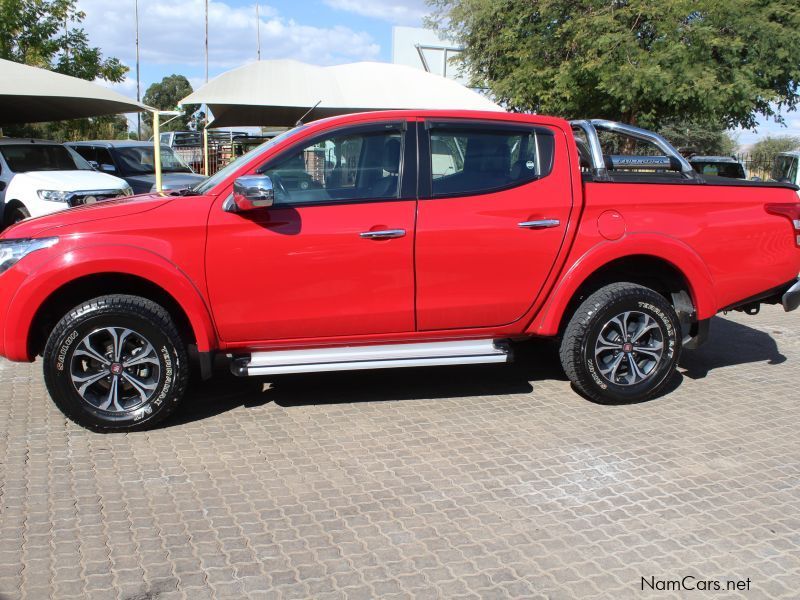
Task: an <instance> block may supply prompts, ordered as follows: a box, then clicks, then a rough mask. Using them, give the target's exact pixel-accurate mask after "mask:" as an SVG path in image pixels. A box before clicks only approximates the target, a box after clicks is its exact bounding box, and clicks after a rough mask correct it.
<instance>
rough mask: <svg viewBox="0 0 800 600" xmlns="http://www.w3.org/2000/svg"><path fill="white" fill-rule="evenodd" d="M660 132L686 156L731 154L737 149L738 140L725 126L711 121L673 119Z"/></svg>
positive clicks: (665, 123) (660, 128) (666, 122)
mask: <svg viewBox="0 0 800 600" xmlns="http://www.w3.org/2000/svg"><path fill="white" fill-rule="evenodd" d="M658 132H659V133H660V134H661V135H663V136H664V137H665V138H667V139H668V140H669V141H670V143H671V144H672V145H673V146H675V147H676V148H677V149H678V151H679V152H681V154H684V155H686V156H689V155H691V154H702V155H706V156H709V155H710V156H730V155H732V154H733V153H734V152H735V151H736V146H737V143H736V140H735V139H734V138H733V137H731V135H730V134H729V133H728V132H727V131H725V129H724V128H723V127H721V126H719V125H715V124H711V123H705V122H702V121H683V120H677V119H672V120H667V121H665V122H664V123H663V124H662V125H661V126H660V127H659V129H658Z"/></svg>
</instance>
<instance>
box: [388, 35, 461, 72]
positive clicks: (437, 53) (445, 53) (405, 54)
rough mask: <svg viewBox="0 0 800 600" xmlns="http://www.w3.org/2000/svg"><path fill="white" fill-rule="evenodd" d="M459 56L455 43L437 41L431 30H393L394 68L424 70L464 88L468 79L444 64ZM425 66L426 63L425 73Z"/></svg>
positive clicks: (438, 38) (444, 40) (452, 67)
mask: <svg viewBox="0 0 800 600" xmlns="http://www.w3.org/2000/svg"><path fill="white" fill-rule="evenodd" d="M418 46H419V48H418ZM459 52H460V50H459V48H458V46H457V45H456V44H455V43H454V42H452V41H451V40H447V39H443V38H441V37H439V35H438V34H437V33H436V32H435V31H432V30H430V29H424V28H422V27H399V26H398V27H393V28H392V62H393V63H394V64H398V65H406V66H409V67H414V68H415V69H423V70H427V71H429V72H431V73H435V74H436V75H445V76H446V77H448V78H450V79H453V80H455V81H458V82H459V83H461V84H463V85H467V84H468V82H469V79H468V78H467V77H466V76H465V75H464V74H463V73H460V72H459V71H460V69H459V67H458V66H456V65H453V64H449V63H447V59H449V58H452V57H453V56H456V55H457V54H458V53H459ZM423 57H424V62H423ZM425 63H427V67H428V68H427V69H426V68H425Z"/></svg>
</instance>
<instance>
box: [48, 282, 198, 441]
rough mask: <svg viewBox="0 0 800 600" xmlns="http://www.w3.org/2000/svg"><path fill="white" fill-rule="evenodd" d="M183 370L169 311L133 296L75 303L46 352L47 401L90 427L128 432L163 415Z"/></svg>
mask: <svg viewBox="0 0 800 600" xmlns="http://www.w3.org/2000/svg"><path fill="white" fill-rule="evenodd" d="M188 371H189V367H188V364H187V357H186V349H185V345H184V343H183V341H182V340H181V338H180V335H179V334H178V331H177V329H176V327H175V324H174V323H173V321H172V318H171V317H170V315H169V313H168V312H167V311H166V310H164V308H162V307H161V306H159V305H158V304H155V303H154V302H151V301H150V300H147V299H145V298H140V297H137V296H127V295H113V296H103V297H100V298H95V299H94V300H90V301H88V302H86V303H84V304H82V305H80V306H77V307H76V308H74V309H73V310H71V311H70V312H69V313H68V314H67V315H66V316H64V318H62V319H61V321H59V323H58V324H57V325H56V327H55V329H54V330H53V332H52V333H51V334H50V338H49V339H48V341H47V345H46V347H45V351H44V376H45V383H46V384H47V389H48V391H49V392H50V396H51V397H52V398H53V401H54V402H55V403H56V405H57V406H58V407H59V408H60V409H61V410H62V412H63V413H64V414H65V415H66V416H67V417H69V418H70V419H72V420H73V421H75V422H76V423H78V424H79V425H82V426H84V427H87V428H89V429H92V430H94V431H129V430H133V429H140V428H144V427H149V426H152V425H154V424H156V423H157V422H159V421H161V420H163V419H165V418H166V417H167V416H168V415H169V414H170V413H172V411H174V410H175V408H176V407H177V406H178V403H179V402H180V400H181V397H182V396H183V392H184V390H185V388H186V383H187V380H188Z"/></svg>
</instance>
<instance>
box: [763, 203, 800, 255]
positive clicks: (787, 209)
mask: <svg viewBox="0 0 800 600" xmlns="http://www.w3.org/2000/svg"><path fill="white" fill-rule="evenodd" d="M764 208H765V209H766V211H767V212H768V213H770V214H772V215H778V216H781V217H786V218H787V219H789V220H790V221H791V222H792V227H794V243H795V244H796V245H797V247H798V248H800V204H798V203H796V202H792V203H785V204H783V203H782V204H766V205H764Z"/></svg>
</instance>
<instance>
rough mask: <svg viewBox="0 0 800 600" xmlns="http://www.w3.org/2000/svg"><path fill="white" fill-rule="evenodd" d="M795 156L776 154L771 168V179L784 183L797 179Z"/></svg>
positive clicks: (796, 160)
mask: <svg viewBox="0 0 800 600" xmlns="http://www.w3.org/2000/svg"><path fill="white" fill-rule="evenodd" d="M798 162H800V161H798V159H797V158H795V157H793V156H778V157H777V158H776V159H775V165H774V166H773V168H772V179H774V180H775V181H781V182H784V183H794V182H795V180H796V179H797V163H798Z"/></svg>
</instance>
